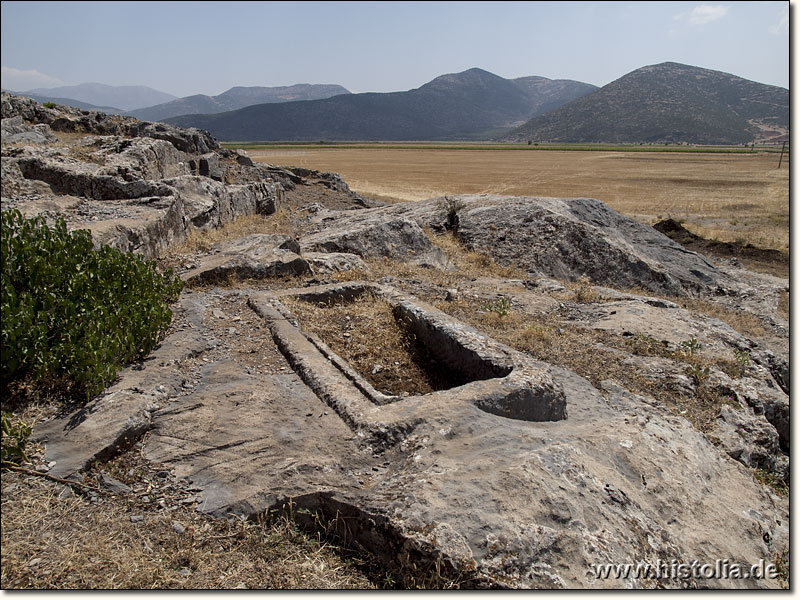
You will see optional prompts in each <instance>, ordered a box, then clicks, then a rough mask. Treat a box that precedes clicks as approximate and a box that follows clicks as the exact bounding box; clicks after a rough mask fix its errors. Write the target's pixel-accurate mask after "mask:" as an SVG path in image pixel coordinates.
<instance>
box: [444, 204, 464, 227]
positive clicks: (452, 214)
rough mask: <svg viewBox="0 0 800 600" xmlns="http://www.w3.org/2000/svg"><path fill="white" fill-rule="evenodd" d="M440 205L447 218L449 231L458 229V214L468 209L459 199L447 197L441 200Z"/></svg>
mask: <svg viewBox="0 0 800 600" xmlns="http://www.w3.org/2000/svg"><path fill="white" fill-rule="evenodd" d="M440 205H441V207H442V209H443V210H444V212H445V215H446V216H447V227H448V228H449V229H457V228H458V213H459V212H461V210H463V209H464V208H465V207H466V204H464V203H463V202H462V201H461V200H459V199H458V198H451V197H449V196H445V197H444V198H442V199H441V200H440Z"/></svg>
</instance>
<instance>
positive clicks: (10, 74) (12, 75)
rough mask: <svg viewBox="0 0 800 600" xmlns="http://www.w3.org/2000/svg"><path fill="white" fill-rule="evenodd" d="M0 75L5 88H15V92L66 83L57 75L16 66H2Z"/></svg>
mask: <svg viewBox="0 0 800 600" xmlns="http://www.w3.org/2000/svg"><path fill="white" fill-rule="evenodd" d="M0 77H1V78H2V87H3V89H6V90H14V91H15V92H24V91H27V90H29V89H32V88H38V87H52V86H57V85H63V84H64V82H63V81H61V80H60V79H58V78H57V77H51V76H50V75H47V74H45V73H40V72H39V71H36V70H35V69H30V70H27V71H25V70H22V69H15V68H14V67H6V66H3V67H0Z"/></svg>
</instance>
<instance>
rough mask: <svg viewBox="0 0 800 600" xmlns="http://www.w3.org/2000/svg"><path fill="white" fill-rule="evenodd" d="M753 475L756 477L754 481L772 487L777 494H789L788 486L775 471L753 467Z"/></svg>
mask: <svg viewBox="0 0 800 600" xmlns="http://www.w3.org/2000/svg"><path fill="white" fill-rule="evenodd" d="M753 476H754V477H755V478H756V481H758V482H759V483H760V484H762V485H766V486H767V487H769V488H770V489H772V491H773V492H775V493H776V494H777V495H778V496H783V497H787V496H788V495H789V486H788V485H786V482H785V481H784V480H783V479H781V478H780V477H778V476H777V475H776V474H775V473H772V472H770V471H765V470H764V469H753Z"/></svg>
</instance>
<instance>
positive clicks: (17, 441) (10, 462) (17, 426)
mask: <svg viewBox="0 0 800 600" xmlns="http://www.w3.org/2000/svg"><path fill="white" fill-rule="evenodd" d="M2 427H3V439H2V442H1V443H0V446H1V447H2V449H1V450H0V454H2V457H0V462H2V466H3V467H4V468H8V467H11V466H19V465H20V463H22V462H26V461H27V460H28V456H27V455H26V454H25V446H26V444H27V443H28V438H29V437H30V435H31V426H30V425H28V424H27V423H25V422H24V421H20V420H16V422H12V416H11V414H10V413H7V412H3V413H2Z"/></svg>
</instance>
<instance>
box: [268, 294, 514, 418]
mask: <svg viewBox="0 0 800 600" xmlns="http://www.w3.org/2000/svg"><path fill="white" fill-rule="evenodd" d="M282 301H283V304H284V305H285V306H286V307H287V308H288V309H289V310H290V311H291V312H292V314H293V315H294V316H295V317H297V318H298V320H299V322H300V326H301V328H302V329H303V330H305V331H306V332H311V333H313V334H314V335H315V336H317V337H318V338H319V339H320V340H321V341H322V342H323V343H324V344H325V346H327V347H328V348H330V349H331V350H332V351H333V352H334V353H335V354H336V355H338V356H339V357H340V358H341V359H342V360H344V361H345V362H346V363H347V364H348V365H349V366H350V367H352V369H353V370H354V371H355V372H356V373H357V374H358V375H359V376H360V377H359V378H360V379H364V380H366V381H367V382H368V383H369V384H370V385H371V386H372V388H374V389H375V390H377V391H378V392H379V393H380V394H381V395H384V396H387V397H404V396H409V395H412V396H414V395H417V396H421V395H425V394H429V393H432V392H436V391H444V390H450V389H453V388H455V387H459V386H462V385H466V384H468V383H470V382H473V381H482V380H487V379H493V378H497V377H504V376H505V375H507V374H508V373H509V372H510V371H511V368H510V367H508V366H499V365H495V364H491V363H488V362H487V361H486V360H484V359H483V358H482V357H480V356H479V355H478V354H477V353H476V352H474V351H470V350H468V349H467V348H464V347H463V346H462V345H460V344H459V343H458V341H457V340H455V339H454V338H453V337H451V336H447V335H445V334H444V333H443V332H442V331H441V330H440V329H439V328H437V327H435V326H434V325H433V324H432V323H431V322H430V321H428V320H425V319H423V318H420V314H418V312H417V311H414V310H413V309H411V308H410V307H409V306H407V305H406V304H404V303H402V302H391V301H390V300H388V299H386V298H384V297H382V296H381V295H380V294H377V293H375V292H374V291H373V290H369V289H367V288H360V291H357V290H354V289H352V288H349V287H348V288H345V289H341V288H339V289H333V290H330V291H329V292H328V293H319V292H314V293H311V294H299V295H297V296H289V297H284V298H282ZM345 374H348V373H347V370H346V371H345ZM368 395H372V394H368ZM373 399H374V398H373ZM381 403H383V402H381Z"/></svg>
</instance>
